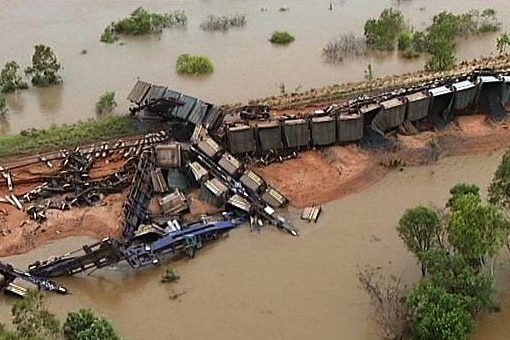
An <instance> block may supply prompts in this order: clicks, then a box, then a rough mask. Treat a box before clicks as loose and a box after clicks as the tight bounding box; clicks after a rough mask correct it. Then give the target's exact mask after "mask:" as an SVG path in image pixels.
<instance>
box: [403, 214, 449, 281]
mask: <svg viewBox="0 0 510 340" xmlns="http://www.w3.org/2000/svg"><path fill="white" fill-rule="evenodd" d="M442 230H443V225H442V223H441V217H440V216H439V213H438V212H437V211H436V210H435V209H432V208H428V207H424V206H419V207H416V208H412V209H408V210H406V211H405V213H404V215H403V216H402V217H401V218H400V220H399V222H398V226H397V231H398V234H399V236H400V238H401V239H402V240H403V241H404V243H405V245H406V246H407V249H408V250H409V251H410V252H411V253H413V254H414V255H415V256H416V257H417V258H418V259H419V260H420V263H421V273H422V276H424V275H425V273H426V267H425V265H424V263H423V261H421V254H422V253H423V252H426V251H427V250H429V249H430V248H431V247H433V246H435V245H439V244H441V232H442Z"/></svg>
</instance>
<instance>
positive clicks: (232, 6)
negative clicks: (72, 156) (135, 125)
mask: <svg viewBox="0 0 510 340" xmlns="http://www.w3.org/2000/svg"><path fill="white" fill-rule="evenodd" d="M368 3H369V4H370V5H369V6H368V5H367V4H368ZM332 4H333V10H329V2H323V1H293V2H288V1H235V2H234V3H233V2H232V1H228V0H217V1H171V2H168V1H148V0H142V1H138V2H129V1H109V2H90V1H83V2H74V1H73V2H69V1H64V0H57V1H49V0H47V1H35V0H28V1H15V0H11V1H2V2H1V3H0V21H1V22H2V27H3V28H4V29H3V30H1V31H0V43H1V44H2V46H4V48H3V49H2V54H1V55H0V65H4V64H5V62H6V61H9V60H16V61H17V62H18V63H19V64H20V65H21V67H22V68H24V67H26V66H27V65H28V64H29V62H30V56H31V54H32V51H33V46H34V45H35V44H39V43H42V44H46V45H49V46H51V47H52V48H53V49H54V51H55V52H56V54H57V56H58V58H59V60H60V62H61V64H62V66H63V72H62V75H63V78H64V83H63V84H62V85H58V86H53V87H49V88H30V89H29V90H26V91H22V92H20V93H18V94H11V95H8V97H7V104H8V106H9V111H10V113H9V114H8V116H7V117H4V118H0V134H11V133H16V132H18V131H20V130H23V129H27V128H31V127H38V128H39V127H48V126H50V125H52V124H62V123H73V122H76V121H78V120H86V119H87V118H91V117H95V116H96V112H95V103H96V102H97V100H98V98H99V97H100V96H101V95H102V94H103V93H105V92H106V91H115V93H116V99H117V102H118V104H119V106H118V107H117V108H116V109H115V112H116V113H124V112H126V111H127V108H128V105H129V103H128V102H127V101H126V100H125V97H126V96H127V94H128V92H129V90H130V89H131V87H132V86H133V84H134V83H135V81H136V80H137V79H138V78H140V79H145V80H147V81H150V82H153V83H156V84H166V85H168V86H170V87H172V88H175V89H177V90H178V91H180V92H185V93H190V94H192V95H194V96H197V97H202V98H204V99H206V100H209V101H211V102H214V103H232V102H239V101H248V100H249V99H253V98H257V97H265V96H269V95H274V94H278V93H280V90H281V89H282V88H285V90H286V91H287V92H292V91H296V90H300V89H301V90H303V89H307V88H312V87H319V86H324V85H329V84H335V83H342V82H347V81H358V80H363V79H364V76H365V72H364V71H365V70H366V69H367V66H368V64H372V70H373V75H374V77H378V76H383V75H388V74H400V73H403V72H407V71H411V70H417V69H420V68H422V67H423V65H425V61H426V60H425V57H424V56H422V57H420V58H418V59H414V60H404V59H401V58H398V56H397V54H396V53H377V54H375V55H372V56H369V57H362V56H359V57H356V58H354V59H350V60H345V61H344V62H343V63H340V64H336V65H332V64H329V63H327V62H326V60H325V59H324V57H323V56H322V49H323V48H324V47H325V46H326V45H327V43H328V42H329V41H331V40H332V39H334V38H336V37H337V36H338V35H339V34H341V33H349V32H352V33H354V34H355V35H362V34H363V25H364V23H365V21H366V20H367V19H368V18H369V17H377V16H378V15H379V14H380V12H381V11H382V10H383V9H384V8H387V7H389V6H395V7H397V8H398V9H399V10H401V11H402V12H403V13H404V15H405V16H406V18H409V20H410V23H411V24H412V25H413V26H415V27H416V28H417V29H423V28H424V27H425V26H427V24H428V21H427V18H431V17H432V16H433V15H434V14H437V13H438V12H440V11H442V10H449V11H451V12H454V13H460V12H465V11H467V10H469V9H478V10H481V9H484V8H486V7H494V8H495V9H496V10H497V12H498V18H499V19H500V20H501V21H502V22H503V27H502V29H503V30H509V29H510V19H508V16H506V15H504V14H505V13H506V12H505V9H506V6H505V5H506V3H505V2H503V1H483V2H480V1H460V0H459V1H448V3H447V5H445V3H444V2H440V1H425V0H422V1H419V0H413V1H390V0H388V1H370V2H369V1H354V0H350V1H349V0H338V1H332ZM138 6H144V7H145V8H147V9H148V10H151V11H155V12H168V11H174V10H178V9H182V10H184V11H185V13H186V16H187V18H188V22H187V26H186V28H180V27H176V28H171V29H164V30H163V33H161V34H155V35H149V36H136V37H124V36H123V37H121V40H120V41H117V42H116V43H114V44H105V43H101V42H100V41H99V39H100V36H101V34H102V33H103V30H104V29H105V27H107V26H108V25H109V24H110V23H111V22H113V21H117V20H119V19H121V18H124V17H127V16H129V14H130V13H131V12H132V11H133V10H134V9H135V8H136V7H138ZM281 7H284V8H288V10H286V11H279V9H280V8H281ZM262 8H264V11H262V10H261V9H262ZM236 13H241V14H245V15H246V23H245V25H242V26H240V27H233V28H231V29H229V30H228V31H204V30H203V29H202V28H201V27H200V24H201V23H203V22H204V21H206V20H207V18H208V16H210V15H215V16H223V15H226V16H234V15H235V14H236ZM276 30H278V31H288V32H289V33H291V34H292V35H293V36H294V37H295V39H296V40H295V41H293V42H292V43H291V44H289V45H287V46H274V45H273V44H271V43H270V42H269V41H268V39H269V37H270V36H271V34H272V33H273V32H274V31H276ZM12 32H16V34H15V38H13V33H12ZM496 36H497V35H492V36H491V35H489V36H485V37H483V38H476V37H475V38H473V39H470V40H469V42H461V43H460V44H459V47H458V49H457V54H458V56H459V59H471V58H476V57H479V56H481V55H487V54H489V53H491V52H495V51H496V43H495V39H496ZM120 43H122V45H120ZM83 50H86V53H85V54H84V53H83ZM181 54H191V55H206V56H208V57H209V58H210V59H211V60H212V62H213V63H214V73H213V74H211V75H209V76H205V77H199V78H194V77H186V76H182V75H179V74H178V73H177V72H176V70H175V63H176V60H177V57H178V56H179V55H181ZM282 85H283V86H282Z"/></svg>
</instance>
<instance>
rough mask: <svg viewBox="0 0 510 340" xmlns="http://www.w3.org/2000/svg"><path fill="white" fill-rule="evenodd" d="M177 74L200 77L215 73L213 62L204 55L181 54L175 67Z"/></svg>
mask: <svg viewBox="0 0 510 340" xmlns="http://www.w3.org/2000/svg"><path fill="white" fill-rule="evenodd" d="M175 67H176V69H177V73H179V74H185V75H191V76H198V75H206V74H211V73H213V72H214V66H213V63H212V61H211V60H210V59H209V58H208V57H206V56H203V55H189V54H181V55H180V56H179V57H178V58H177V63H176V65H175Z"/></svg>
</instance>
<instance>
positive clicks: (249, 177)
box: [240, 170, 266, 192]
mask: <svg viewBox="0 0 510 340" xmlns="http://www.w3.org/2000/svg"><path fill="white" fill-rule="evenodd" d="M240 181H241V183H242V184H243V185H244V186H246V187H247V188H248V189H250V190H252V191H254V192H259V191H260V190H261V189H263V188H264V186H265V184H266V183H265V182H264V180H263V179H262V177H260V176H259V175H257V174H256V173H254V172H253V171H251V170H246V171H245V172H244V174H243V175H242V176H241V179H240Z"/></svg>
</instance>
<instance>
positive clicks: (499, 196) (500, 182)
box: [489, 150, 510, 209]
mask: <svg viewBox="0 0 510 340" xmlns="http://www.w3.org/2000/svg"><path fill="white" fill-rule="evenodd" d="M489 202H490V203H492V204H497V205H500V206H501V207H503V208H505V209H508V208H510V150H508V151H507V152H505V154H504V155H503V159H502V160H501V163H500V164H499V166H498V168H497V169H496V172H495V173H494V178H493V179H492V182H491V184H490V185H489Z"/></svg>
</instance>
